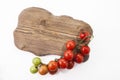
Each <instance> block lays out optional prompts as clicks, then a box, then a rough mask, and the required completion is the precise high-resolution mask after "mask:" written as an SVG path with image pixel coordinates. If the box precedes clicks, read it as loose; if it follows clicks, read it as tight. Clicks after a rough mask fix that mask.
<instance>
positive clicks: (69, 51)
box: [30, 32, 90, 75]
mask: <svg viewBox="0 0 120 80" xmlns="http://www.w3.org/2000/svg"><path fill="white" fill-rule="evenodd" d="M88 40H90V34H89V33H88V32H81V33H80V34H79V38H78V39H77V40H76V41H75V40H70V41H67V43H66V50H65V51H64V55H63V56H61V58H60V59H56V60H53V61H50V62H49V63H48V64H43V63H42V62H41V59H40V58H38V57H36V58H34V59H33V64H34V66H32V67H31V68H30V72H31V73H36V72H37V71H38V72H39V73H40V74H41V75H45V74H47V73H48V72H49V73H50V74H55V73H56V72H57V71H58V69H66V68H67V69H72V68H73V67H74V64H75V62H76V63H82V62H85V61H86V60H87V59H88V57H89V52H90V48H89V46H88V45H87V44H85V45H80V44H82V43H83V42H85V41H88Z"/></svg>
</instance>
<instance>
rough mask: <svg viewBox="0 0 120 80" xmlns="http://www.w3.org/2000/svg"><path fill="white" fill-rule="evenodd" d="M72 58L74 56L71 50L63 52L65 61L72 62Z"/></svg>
mask: <svg viewBox="0 0 120 80" xmlns="http://www.w3.org/2000/svg"><path fill="white" fill-rule="evenodd" d="M73 56H74V54H73V52H72V51H71V50H66V51H65V52H64V58H65V59H66V60H67V61H70V60H72V59H73Z"/></svg>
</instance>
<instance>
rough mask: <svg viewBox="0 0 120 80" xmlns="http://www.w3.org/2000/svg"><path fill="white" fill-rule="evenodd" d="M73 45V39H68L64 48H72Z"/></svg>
mask: <svg viewBox="0 0 120 80" xmlns="http://www.w3.org/2000/svg"><path fill="white" fill-rule="evenodd" d="M75 45H76V43H75V41H73V40H70V41H68V42H67V43H66V48H67V49H68V50H73V49H74V48H75Z"/></svg>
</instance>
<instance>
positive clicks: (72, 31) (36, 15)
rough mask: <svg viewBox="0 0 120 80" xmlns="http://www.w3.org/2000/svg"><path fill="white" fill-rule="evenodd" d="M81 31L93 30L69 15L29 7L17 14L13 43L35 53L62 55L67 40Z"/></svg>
mask: <svg viewBox="0 0 120 80" xmlns="http://www.w3.org/2000/svg"><path fill="white" fill-rule="evenodd" d="M81 31H88V32H89V33H90V34H91V35H92V34H93V31H92V29H91V27H90V26H89V24H87V23H85V22H83V21H80V20H76V19H73V18H72V17H69V16H65V15H63V16H54V15H52V13H50V12H48V11H47V10H44V9H42V8H36V7H31V8H27V9H25V10H23V11H22V12H21V14H20V15H19V20H18V26H17V28H16V29H15V31H14V42H15V45H16V46H17V47H18V48H19V49H21V50H25V51H29V52H32V53H34V54H35V55H47V54H55V55H62V54H63V51H64V49H65V47H64V45H65V43H66V42H67V41H68V40H75V39H76V37H77V36H78V34H79V33H80V32H81Z"/></svg>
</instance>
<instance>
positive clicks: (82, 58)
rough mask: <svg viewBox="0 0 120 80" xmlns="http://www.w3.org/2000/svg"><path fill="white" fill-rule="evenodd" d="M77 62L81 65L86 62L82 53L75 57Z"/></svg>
mask: <svg viewBox="0 0 120 80" xmlns="http://www.w3.org/2000/svg"><path fill="white" fill-rule="evenodd" d="M74 59H75V62H76V63H81V62H83V60H84V57H83V55H82V54H80V53H77V54H76V55H75V58H74Z"/></svg>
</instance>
